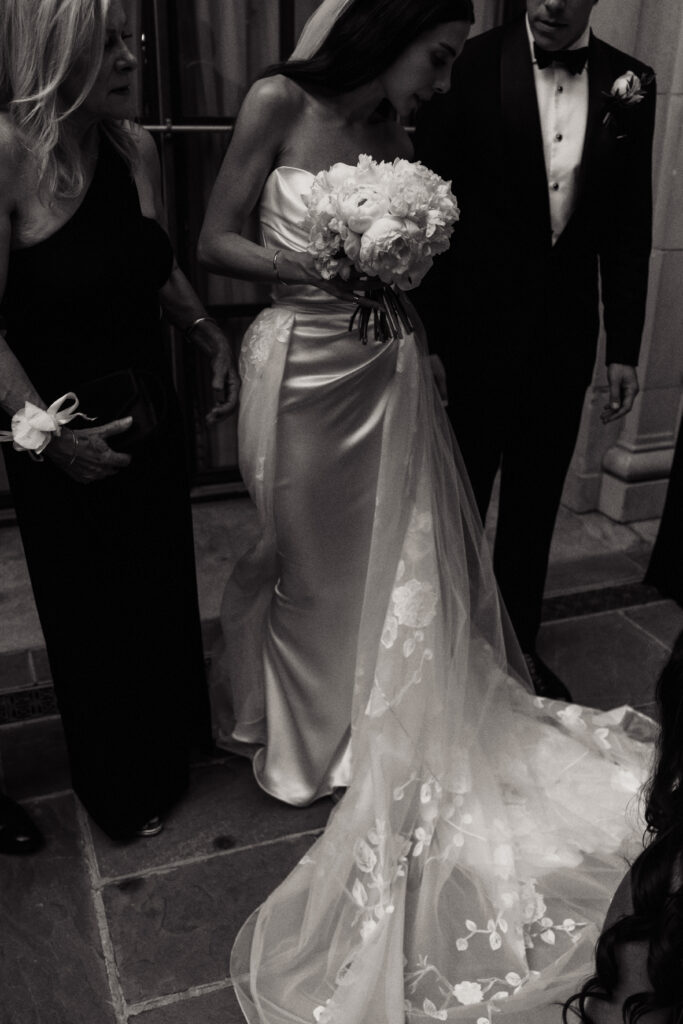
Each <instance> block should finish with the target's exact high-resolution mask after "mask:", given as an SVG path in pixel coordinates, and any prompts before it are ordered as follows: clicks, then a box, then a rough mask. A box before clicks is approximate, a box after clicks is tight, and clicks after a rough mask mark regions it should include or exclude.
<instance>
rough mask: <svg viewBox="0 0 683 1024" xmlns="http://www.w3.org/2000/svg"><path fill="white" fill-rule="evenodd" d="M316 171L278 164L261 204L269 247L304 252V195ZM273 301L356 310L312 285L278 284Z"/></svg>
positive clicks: (300, 307)
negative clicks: (279, 165)
mask: <svg viewBox="0 0 683 1024" xmlns="http://www.w3.org/2000/svg"><path fill="white" fill-rule="evenodd" d="M314 177H315V175H314V174H313V173H312V172H311V171H306V170H304V169H303V168H302V167H288V166H283V167H276V168H275V169H274V170H273V171H271V173H270V174H269V175H268V177H267V178H266V182H265V184H264V186H263V191H262V193H261V201H260V204H259V211H258V212H259V230H260V235H261V243H262V244H263V245H265V246H266V247H267V248H269V249H290V250H292V251H294V252H304V251H305V250H306V245H307V243H308V228H307V226H306V218H307V209H306V204H305V202H304V200H303V196H304V195H306V193H307V192H308V191H309V189H310V187H311V184H312V182H313V179H314ZM271 298H272V301H273V305H276V306H286V307H287V308H291V309H292V310H294V311H295V312H300V313H306V312H315V313H319V312H321V311H322V310H323V309H324V312H325V315H326V316H331V315H339V316H341V315H343V316H345V317H346V318H347V319H348V317H349V315H350V312H351V311H352V306H351V305H350V303H348V302H343V301H341V300H339V299H337V298H335V297H334V296H333V295H330V293H329V292H325V291H323V290H322V289H321V288H315V287H312V286H310V285H298V284H297V285H277V286H275V287H274V288H273V291H272V293H271Z"/></svg>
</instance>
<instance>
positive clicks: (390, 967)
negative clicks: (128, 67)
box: [200, 0, 654, 1024]
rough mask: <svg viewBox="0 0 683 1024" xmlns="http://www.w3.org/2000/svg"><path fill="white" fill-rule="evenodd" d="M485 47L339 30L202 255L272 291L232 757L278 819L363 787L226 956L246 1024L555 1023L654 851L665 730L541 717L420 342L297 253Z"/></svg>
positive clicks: (442, 16) (380, 20)
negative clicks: (318, 210) (657, 771)
mask: <svg viewBox="0 0 683 1024" xmlns="http://www.w3.org/2000/svg"><path fill="white" fill-rule="evenodd" d="M472 20H473V13H472V6H471V0H325V2H324V3H322V4H321V6H320V7H319V8H318V10H317V11H316V12H315V14H314V15H313V16H312V18H311V19H310V20H309V23H308V24H307V26H306V28H305V29H304V32H303V35H302V37H301V39H300V41H299V44H298V46H297V49H296V51H295V53H294V55H293V59H292V60H291V61H290V62H288V63H287V64H283V65H278V66H277V67H275V68H272V69H270V70H269V71H268V72H267V73H266V75H265V76H264V77H262V78H261V79H260V80H259V81H258V82H257V83H256V84H255V85H254V86H253V87H252V89H251V90H250V92H249V94H248V96H247V98H246V100H245V102H244V106H243V108H242V111H241V113H240V116H239V119H238V122H237V124H236V127H235V133H234V138H233V141H232V143H231V145H230V148H229V150H228V153H227V156H226V158H225V162H224V165H223V167H222V169H221V172H220V175H219V178H218V180H217V182H216V186H215V188H214V191H213V194H212V197H211V201H210V205H209V208H208V211H207V216H206V220H205V224H204V227H203V230H202V235H201V238H200V258H201V259H202V261H203V263H204V264H205V265H206V266H207V267H209V268H210V269H211V270H214V271H217V272H219V273H224V274H227V275H230V276H234V277H243V278H249V279H253V280H262V281H271V282H272V283H273V303H272V306H271V308H269V309H268V310H266V311H264V312H263V313H262V314H261V315H260V316H259V317H258V318H257V319H256V321H255V322H254V324H253V325H252V327H251V328H250V330H249V332H248V333H247V336H246V337H245V340H244V343H243V346H242V354H241V364H242V374H243V379H244V384H243V391H242V406H241V412H240V424H239V444H240V461H241V468H242V473H243V476H244V479H245V482H246V484H247V486H248V488H249V490H250V493H251V495H252V497H253V498H254V501H255V503H256V505H257V508H258V511H259V516H260V523H261V536H260V539H259V542H258V544H257V545H256V546H255V547H254V549H253V550H251V551H250V552H248V553H247V555H246V556H245V557H244V558H243V559H242V560H241V561H240V562H239V563H238V565H237V566H236V568H235V571H234V573H233V576H232V578H231V580H230V581H229V583H228V586H227V588H226V593H225V598H224V601H223V609H222V622H223V635H224V651H223V654H222V656H221V657H220V658H219V659H218V661H217V663H216V666H215V671H214V676H213V683H212V687H213V704H214V716H215V722H216V728H217V739H218V743H219V744H220V745H221V746H224V747H226V748H227V749H231V750H235V751H239V752H242V753H245V754H248V755H249V756H251V757H252V759H253V765H254V772H255V775H256V778H257V780H258V782H259V784H260V785H261V786H262V787H263V788H264V789H265V790H267V791H268V792H269V793H271V794H272V795H273V796H275V797H277V798H279V799H281V800H284V801H286V802H288V803H290V804H307V803H310V802H311V801H313V800H315V799H317V798H319V797H321V796H324V795H326V794H330V793H333V792H334V791H335V790H337V789H338V788H339V787H348V788H347V792H346V795H345V796H344V797H343V799H342V800H341V801H340V802H339V804H338V805H337V807H336V808H335V810H334V811H333V813H332V815H331V817H330V820H329V823H328V826H327V829H326V831H325V833H324V835H323V836H322V837H321V838H320V839H319V840H318V841H317V842H316V843H315V844H314V846H313V847H312V848H311V850H310V851H309V853H308V854H307V855H306V857H305V858H304V859H303V861H302V862H301V863H300V864H299V865H298V866H297V868H296V869H295V870H294V871H293V872H292V873H291V875H289V877H288V878H287V879H286V880H285V881H284V883H283V884H282V885H281V886H280V887H279V888H278V889H277V890H276V891H275V892H274V893H273V894H272V895H271V896H270V898H269V899H268V900H267V901H266V903H265V904H264V905H263V906H262V907H261V908H260V909H259V910H258V911H257V912H256V913H255V914H254V915H253V916H252V918H250V920H249V921H248V922H247V924H246V925H245V926H244V927H243V929H242V931H241V933H240V935H239V937H238V940H237V942H236V945H235V948H234V950H233V958H232V973H233V978H234V982H235V986H236V989H237V993H238V996H239V999H240V1004H241V1006H242V1009H243V1011H244V1013H245V1016H246V1017H247V1019H248V1021H249V1022H250V1024H257V1022H260V1024H285V1022H286V1024H303V1022H308V1024H315V1022H317V1024H400V1022H402V1021H408V1022H410V1024H414V1022H418V1021H419V1022H427V1021H429V1020H432V1019H433V1020H442V1021H468V1022H472V1024H487V1022H493V1021H498V1020H501V1024H509V1022H510V1024H511V1022H513V1021H515V1022H517V1024H522V1022H525V1024H527V1022H529V1021H530V1020H538V1019H539V1018H538V1017H537V1016H535V1014H536V1013H538V1012H539V1010H540V1008H542V1007H546V1008H547V1007H549V1006H550V1005H551V1004H552V1003H553V1002H555V1001H563V1000H564V999H566V998H567V997H568V996H569V995H571V994H572V993H573V992H574V991H575V990H576V989H577V988H578V987H579V986H580V983H581V981H582V980H583V978H584V977H585V976H586V975H588V974H589V973H591V964H592V957H593V947H594V944H595V941H596V938H597V936H598V934H599V931H600V927H601V925H602V921H603V918H604V915H605V912H606V909H607V906H608V904H609V902H610V899H611V896H612V895H613V893H614V890H615V889H616V886H617V884H618V882H619V881H620V879H621V877H622V875H623V874H624V870H625V857H627V856H630V855H632V853H633V852H637V849H638V845H639V842H638V834H639V828H640V827H641V826H640V821H639V814H638V808H637V794H638V791H639V789H640V787H641V785H642V783H643V781H644V779H645V777H646V775H647V771H648V767H649V759H650V750H651V742H652V739H653V735H654V726H653V724H652V723H651V722H650V721H649V720H648V719H646V718H643V716H640V715H638V714H636V713H635V712H633V711H631V710H630V709H628V708H621V709H617V710H615V711H612V712H609V713H602V712H597V711H593V710H591V709H588V708H581V707H578V706H575V705H571V706H568V705H565V704H562V703H559V702H555V701H548V700H545V699H543V698H540V697H536V696H535V695H534V693H533V692H531V688H530V686H529V684H528V681H527V679H526V676H525V670H524V667H523V661H522V658H521V655H520V652H519V649H518V647H517V644H516V641H515V639H514V637H513V635H512V633H511V630H510V627H509V624H508V621H507V618H506V615H505V612H504V610H503V609H502V608H501V605H500V601H499V597H498V594H497V590H496V586H495V582H494V578H493V572H492V568H491V562H490V557H489V554H488V551H487V548H486V544H485V541H484V537H483V534H482V528H481V523H480V522H479V519H478V516H477V513H476V510H475V506H474V502H473V500H472V497H471V494H470V490H469V485H468V483H467V480H466V477H465V474H464V471H463V469H462V465H461V462H460V458H459V455H458V452H457V447H456V445H455V442H454V440H453V438H452V435H451V433H450V427H449V425H448V421H447V419H446V416H445V414H444V412H443V409H442V408H441V403H440V399H439V395H438V393H437V391H436V388H435V385H434V381H433V376H432V372H431V365H430V360H429V355H428V352H427V347H426V341H425V339H424V337H423V336H422V333H421V331H420V330H419V329H418V330H416V331H415V333H411V334H408V335H407V336H405V337H402V338H398V339H393V340H389V341H387V342H386V343H383V342H381V341H377V340H375V339H373V337H372V335H371V337H370V339H369V341H368V344H367V345H364V344H361V342H360V341H359V339H358V335H357V333H356V332H355V331H350V330H349V316H350V313H351V312H352V311H353V310H354V308H355V305H356V304H357V303H358V302H361V303H362V302H365V301H366V300H365V298H364V297H363V296H364V290H365V288H366V287H367V282H365V281H362V280H358V279H356V280H352V281H351V282H349V283H348V284H344V283H343V282H338V281H334V282H327V281H322V280H321V279H320V277H319V276H318V274H317V272H316V270H315V267H314V264H313V258H312V257H311V256H310V255H309V254H308V253H307V252H306V242H307V232H306V226H305V212H306V208H305V204H304V199H303V197H304V196H305V195H306V193H307V190H309V189H310V188H311V185H312V182H313V177H314V175H315V174H316V173H317V172H319V171H321V170H323V169H326V168H328V167H329V166H330V165H331V164H333V163H338V162H341V163H346V164H350V165H355V163H356V161H357V159H358V156H359V154H361V153H368V154H370V155H371V156H372V157H374V158H376V159H377V160H392V159H394V158H395V157H408V158H410V157H411V155H412V150H411V144H410V141H409V139H408V136H407V135H406V134H405V132H404V131H403V129H402V128H401V127H400V126H399V124H398V122H397V119H396V113H398V114H399V115H407V114H409V113H410V112H411V110H413V109H414V108H415V107H416V105H418V104H419V103H421V102H424V101H426V100H428V99H429V98H430V97H431V96H432V95H433V93H435V92H439V91H445V90H447V89H448V87H449V82H450V74H451V70H452V65H453V62H454V60H455V59H456V58H457V56H458V54H459V53H460V51H461V49H462V47H463V45H464V42H465V39H466V37H467V34H468V31H469V28H470V24H471V22H472ZM255 208H257V209H258V216H259V222H260V244H256V243H254V242H252V241H250V240H249V239H248V238H247V237H246V236H245V235H244V234H243V231H244V229H245V224H246V222H247V219H248V217H249V215H250V213H251V212H252V210H253V209H255ZM457 315H458V311H457V309H454V311H453V322H454V329H455V330H457ZM415 322H417V318H415ZM556 1016H557V1019H559V1010H558V1011H557V1014H556ZM544 1019H555V1017H549V1018H544Z"/></svg>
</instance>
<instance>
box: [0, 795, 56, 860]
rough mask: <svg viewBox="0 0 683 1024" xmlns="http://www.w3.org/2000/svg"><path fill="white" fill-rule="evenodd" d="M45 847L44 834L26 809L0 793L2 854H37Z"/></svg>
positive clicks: (0, 844)
mask: <svg viewBox="0 0 683 1024" xmlns="http://www.w3.org/2000/svg"><path fill="white" fill-rule="evenodd" d="M44 845H45V840H44V839H43V835H42V833H41V832H40V830H39V829H38V827H37V826H36V825H34V824H33V822H32V821H31V819H30V818H29V816H28V814H27V813H26V811H25V810H24V808H23V807H20V806H19V804H17V803H15V802H14V800H10V798H9V797H8V796H5V795H4V793H0V853H13V854H15V853H19V854H24V853H35V852H36V851H37V850H40V849H41V848H42V847H43V846H44Z"/></svg>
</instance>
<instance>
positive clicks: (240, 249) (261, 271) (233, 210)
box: [197, 76, 320, 284]
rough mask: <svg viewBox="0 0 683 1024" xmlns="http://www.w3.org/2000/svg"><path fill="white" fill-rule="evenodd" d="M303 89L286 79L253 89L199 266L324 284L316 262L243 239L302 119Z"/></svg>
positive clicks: (211, 210)
mask: <svg viewBox="0 0 683 1024" xmlns="http://www.w3.org/2000/svg"><path fill="white" fill-rule="evenodd" d="M300 102H301V98H300V95H299V90H298V89H297V87H296V86H294V84H293V83H291V82H290V81H289V80H288V79H286V78H284V77H283V76H275V77H273V78H264V79H261V80H260V81H258V82H256V84H255V85H253V86H252V87H251V89H250V90H249V93H248V94H247V97H246V99H245V101H244V103H243V105H242V109H241V110H240V114H239V117H238V118H237V123H236V125H235V131H234V133H233V138H232V141H231V142H230V145H229V147H228V151H227V153H226V155H225V159H224V160H223V164H222V166H221V169H220V171H219V174H218V178H217V179H216V183H215V185H214V187H213V190H212V192H211V196H210V199H209V205H208V207H207V211H206V216H205V217H204V223H203V225H202V230H201V234H200V236H199V244H198V248H197V253H198V257H199V262H200V263H201V264H202V265H203V266H204V267H206V268H207V270H211V271H213V272H214V273H218V274H226V275H227V276H229V277H237V278H242V279H246V280H250V281H275V280H276V279H277V278H278V275H279V279H280V280H282V281H285V282H286V283H288V284H296V283H310V284H320V276H319V274H318V273H317V271H316V269H315V266H314V263H313V257H312V256H310V255H309V254H308V253H303V252H292V251H290V250H282V252H281V255H280V256H279V257H278V261H277V273H276V270H275V267H274V265H273V257H274V256H275V252H276V250H275V249H267V248H265V247H264V246H262V245H258V244H257V243H255V242H252V241H250V240H249V239H248V238H245V237H244V236H243V234H242V232H243V231H244V227H245V224H246V222H247V219H248V217H249V215H250V214H251V213H252V211H253V210H254V207H255V206H256V204H257V202H258V199H259V196H260V195H261V191H262V190H263V186H264V184H265V181H266V178H267V177H268V175H269V174H270V172H271V170H272V168H273V167H275V166H277V158H278V155H279V153H280V151H281V147H282V146H283V144H284V142H285V140H286V139H287V136H288V135H291V132H292V129H293V127H294V124H295V122H296V120H297V118H298V115H299V106H300Z"/></svg>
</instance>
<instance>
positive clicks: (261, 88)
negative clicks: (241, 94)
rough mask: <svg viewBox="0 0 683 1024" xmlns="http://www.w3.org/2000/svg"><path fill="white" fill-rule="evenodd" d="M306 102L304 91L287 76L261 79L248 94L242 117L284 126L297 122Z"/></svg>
mask: <svg viewBox="0 0 683 1024" xmlns="http://www.w3.org/2000/svg"><path fill="white" fill-rule="evenodd" d="M305 102H306V94H305V93H304V91H303V89H301V88H300V86H298V85H297V84H296V82H293V81H292V80H291V78H287V76H286V75H269V76H268V77H266V78H259V79H258V80H257V81H256V82H254V84H253V85H252V87H251V88H250V90H249V92H248V93H247V95H246V97H245V100H244V103H243V105H242V110H241V113H240V116H241V117H242V118H243V119H244V118H245V117H246V118H249V119H254V120H258V121H259V122H260V123H262V124H263V123H265V124H274V125H279V126H282V124H283V122H284V123H286V124H289V123H291V122H292V121H294V120H296V119H297V118H298V117H299V115H300V114H301V111H302V110H303V107H304V105H305Z"/></svg>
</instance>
